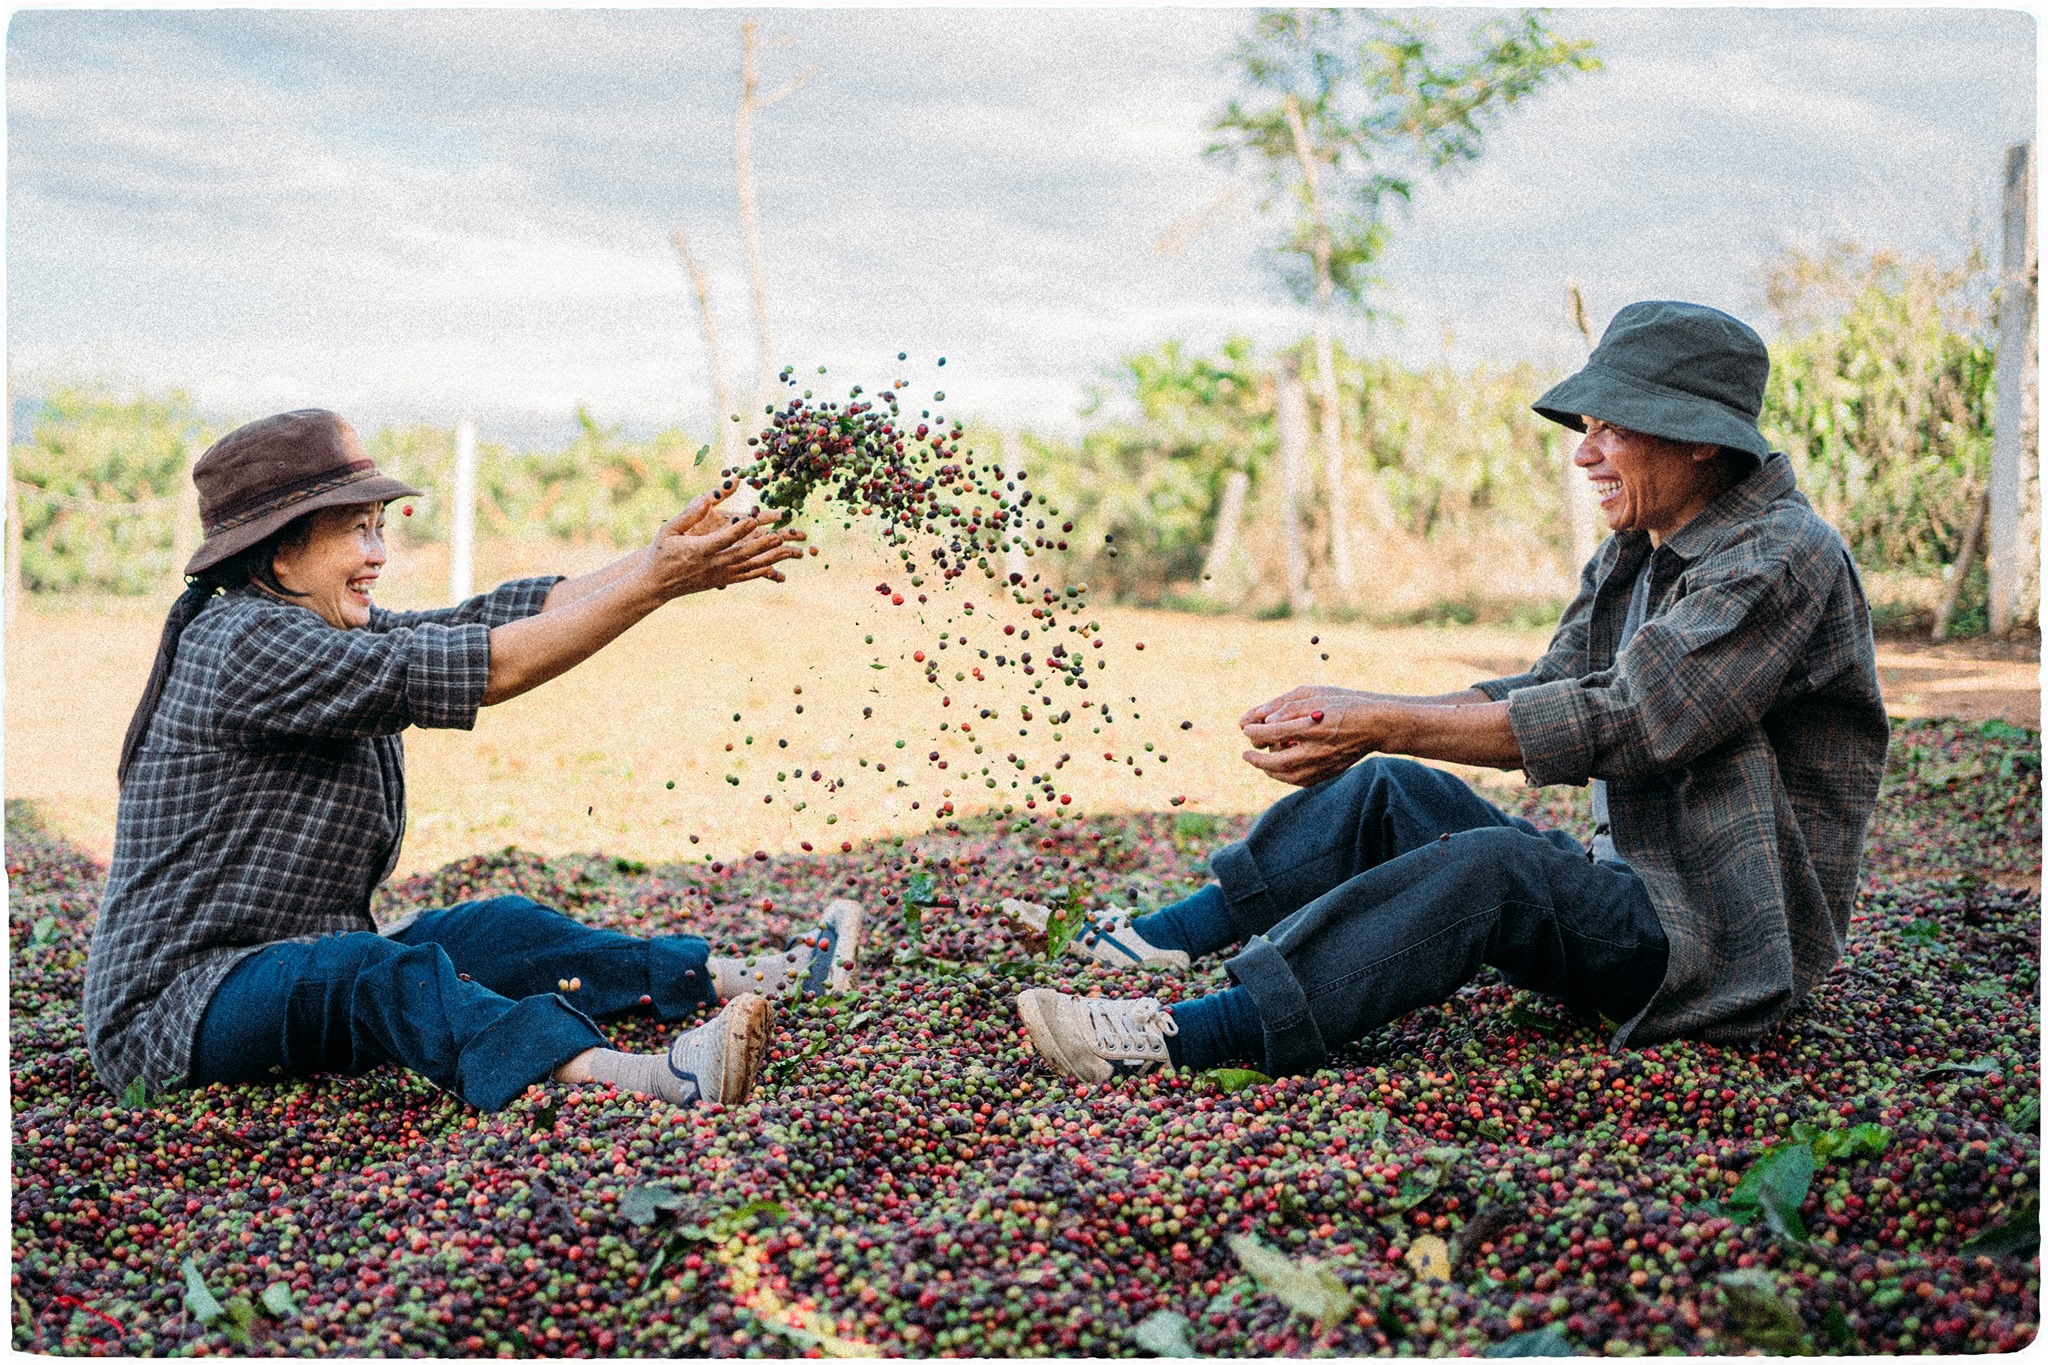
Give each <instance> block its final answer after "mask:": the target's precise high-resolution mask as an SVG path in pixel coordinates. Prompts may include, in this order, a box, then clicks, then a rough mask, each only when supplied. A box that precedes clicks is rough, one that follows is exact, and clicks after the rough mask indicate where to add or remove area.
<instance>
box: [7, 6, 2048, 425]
mask: <svg viewBox="0 0 2048 1365" xmlns="http://www.w3.org/2000/svg"><path fill="white" fill-rule="evenodd" d="M1245 13H1246V12H1245V11H1242V10H1230V9H1217V10H1153V9H1130V10H1108V11H1105V10H989V11H971V10H803V11H795V10H791V11H767V12H763V13H761V15H760V16H759V17H760V20H761V26H762V32H763V33H764V35H768V36H774V35H787V36H788V37H789V38H790V39H791V40H792V41H791V42H790V43H789V44H788V45H787V46H784V47H778V48H773V49H771V50H768V51H766V52H764V55H763V68H764V74H763V79H764V83H765V84H768V85H771V86H772V85H777V84H780V83H782V82H784V81H787V80H789V79H790V78H792V77H794V76H795V75H797V74H798V73H799V72H801V71H803V70H804V69H805V68H807V67H809V66H811V65H814V64H815V65H817V66H818V67H819V68H820V69H819V72H818V74H817V75H816V77H815V78H814V79H812V80H811V81H810V82H809V83H808V84H806V85H804V86H803V87H802V89H800V90H799V91H797V92H796V93H795V94H793V95H792V96H791V97H790V98H789V99H788V100H786V101H785V102H783V103H782V104H779V105H777V106H776V107H774V108H772V109H770V110H767V111H766V112H764V113H763V114H762V115H761V117H760V119H759V120H758V124H757V144H756V159H757V164H758V167H759V179H760V195H761V201H762V205H763V224H762V228H763V236H764V242H765V247H766V251H767V256H768V260H769V265H770V270H771V275H772V279H773V289H772V305H771V311H772V319H773V323H774V329H775V334H776V340H777V352H778V356H779V357H781V358H784V359H786V360H787V361H788V362H790V363H797V364H799V365H802V366H805V367H810V368H814V367H815V365H816V364H818V363H824V364H826V365H828V366H829V367H830V369H831V371H832V378H833V379H834V380H835V381H837V380H839V379H840V378H841V377H842V376H843V377H844V378H845V379H846V381H847V382H852V381H853V379H854V378H855V377H857V376H858V375H859V374H864V373H866V372H867V371H868V370H869V369H870V368H872V367H874V366H877V365H879V366H882V367H884V368H886V367H887V365H888V364H889V363H890V362H889V358H890V357H893V355H894V354H895V352H896V351H897V350H899V349H906V348H907V349H909V350H911V351H913V352H915V353H917V354H918V355H923V356H930V355H933V354H936V353H939V352H941V351H943V352H946V353H948V354H950V355H951V356H952V357H953V358H954V365H955V366H957V367H958V368H957V369H949V376H957V377H956V378H952V379H951V380H950V382H951V385H952V388H951V391H952V392H953V394H954V406H955V407H956V408H961V409H962V411H963V415H964V413H965V411H967V410H970V409H971V410H974V411H978V412H981V413H983V414H985V415H988V416H991V417H994V418H997V419H999V420H1003V421H1008V422H1016V423H1024V424H1028V425H1034V426H1040V427H1052V428H1066V429H1071V427H1072V425H1073V424H1074V422H1075V420H1076V418H1075V412H1076V410H1077V408H1078V405H1079V403H1080V401H1081V399H1082V396H1083V394H1084V393H1085V392H1086V390H1087V388H1088V386H1089V385H1090V384H1091V383H1093V382H1095V381H1096V380H1097V379H1098V377H1099V376H1100V375H1101V374H1102V373H1103V372H1104V370H1105V368H1106V367H1109V366H1111V365H1113V364H1114V363H1115V361H1116V359H1117V357H1118V356H1120V355H1123V354H1126V353H1128V352H1131V351H1134V350H1137V349H1140V348H1144V347H1147V346H1150V345H1153V344H1155V343H1156V342H1158V341H1159V340H1162V339H1164V338H1165V337H1167V336H1177V337H1182V338H1185V339H1187V340H1189V341H1190V342H1191V344H1202V345H1211V344H1214V342H1215V341H1216V340H1218V339H1220V338H1221V337H1223V336H1225V335H1228V334H1230V333H1242V334H1246V335H1250V336H1252V337H1254V338H1255V339H1256V340H1258V341H1259V342H1260V343H1261V344H1262V345H1276V344H1280V343H1282V342H1284V341H1286V340H1289V339H1291V338H1293V337H1295V336H1298V335H1299V334H1300V333H1301V331H1302V330H1303V329H1304V328H1305V327H1306V315H1305V314H1304V313H1302V312H1301V311H1300V310H1299V309H1297V308H1295V307H1294V306H1293V305H1291V304H1289V303H1288V302H1287V301H1286V300H1285V298H1284V297H1283V296H1282V294H1281V293H1280V292H1279V290H1278V288H1277V285H1276V282H1275V278H1274V276H1273V273H1272V272H1271V270H1270V269H1269V268H1268V265H1267V262H1266V261H1265V259H1264V257H1263V255H1262V248H1263V247H1264V245H1265V244H1266V243H1267V242H1268V241H1270V240H1271V237H1272V234H1273V232H1274V230H1275V226H1276V224H1275V223H1274V221H1273V220H1271V219H1268V218H1265V217H1262V216H1261V214H1260V213H1259V212H1258V210H1257V208H1256V204H1257V195H1256V194H1251V193H1246V194H1241V195H1240V196H1239V197H1238V199H1237V200H1236V201H1235V202H1234V203H1233V204H1231V205H1229V206H1228V207H1226V208H1225V209H1223V210H1222V211H1220V212H1218V213H1217V214H1215V215H1214V217H1213V220H1212V221H1211V222H1210V223H1209V224H1208V225H1207V226H1206V227H1204V228H1203V229H1202V230H1201V231H1200V232H1198V233H1196V234H1194V235H1193V236H1192V237H1191V238H1190V239H1189V240H1188V241H1187V243H1186V245H1185V248H1184V249H1183V250H1182V251H1181V252H1180V253H1179V254H1177V255H1160V254H1157V253H1155V252H1153V251H1152V249H1151V248H1152V244H1153V243H1154V242H1155V241H1156V240H1157V239H1158V238H1159V236H1160V235H1161V234H1162V233H1163V232H1164V231H1165V230H1166V229H1167V227H1168V226H1169V225H1170V224H1172V223H1174V222H1176V220H1180V219H1183V218H1184V217H1186V216H1187V215H1190V214H1195V213H1197V212H1199V211H1200V210H1201V209H1202V208H1203V206H1204V205H1207V204H1209V203H1211V201H1212V200H1213V199H1214V197H1215V196H1216V194H1217V193H1218V191H1219V190H1220V189H1222V188H1223V187H1224V186H1226V185H1228V184H1229V183H1231V181H1232V173H1231V172H1230V171H1229V170H1228V169H1227V168H1225V167H1222V166H1219V165H1217V164H1215V163H1213V162H1210V161H1207V160H1205V159H1204V158H1203V156H1202V149H1203V147H1204V145H1205V144H1206V141H1207V137H1206V134H1205V132H1204V127H1205V123H1206V120H1207V118H1208V117H1210V116H1211V115H1212V114H1213V113H1214V111H1215V110H1216V108H1217V107H1218V106H1219V105H1220V102H1221V101H1222V99H1223V98H1224V97H1225V96H1226V95H1227V93H1228V92H1229V90H1230V82H1229V76H1228V72H1227V70H1226V65H1225V58H1226V56H1227V53H1228V51H1229V48H1230V45H1231V43H1232V41H1233V40H1234V38H1235V36H1236V34H1237V31H1238V29H1239V27H1240V26H1241V25H1242V23H1243V22H1244V19H1245ZM1469 13H1471V12H1468V11H1454V12H1447V16H1446V17H1442V18H1441V22H1442V24H1443V25H1444V26H1445V27H1447V28H1448V27H1449V26H1450V25H1452V24H1453V23H1457V22H1463V20H1464V16H1465V15H1467V14H1469ZM1451 14H1455V15H1456V16H1457V17H1456V18H1455V19H1453V18H1451V17H1448V15H1451ZM741 17H742V16H741V15H740V14H738V13H737V12H733V11H726V10H678V9H647V10H529V11H505V10H392V11H363V12H346V13H344V12H325V11H317V10H295V11H250V10H242V11H234V10H227V11H186V12H164V11H24V12H21V13H18V14H16V15H15V16H14V18H13V21H12V24H11V26H10V29H9V40H8V114H9V123H10V148H9V155H10V165H9V188H8V212H9V218H8V253H9V257H8V265H9V277H8V310H9V323H10V327H9V346H10V361H11V363H12V364H13V365H14V366H15V369H16V372H17V374H18V375H38V374H40V375H44V376H50V377H61V376H65V375H68V374H77V373H81V372H83V373H97V374H101V375H107V376H115V377H119V378H121V379H124V380H131V381H132V382H136V383H139V384H145V385H151V386H157V387H168V386H170V385H174V384H175V385H182V386H184V387H186V388H188V389H190V390H191V391H193V392H194V393H195V394H196V395H198V397H199V398H200V400H201V401H202V402H204V403H206V404H208V405H209V406H210V407H212V408H214V409H215V410H217V411H219V412H220V413H221V414H222V415H226V416H250V415H254V414H255V413H257V412H260V411H264V410H267V409H269V408H272V407H274V406H276V405H278V404H279V403H283V402H287V401H290V402H301V401H320V402H325V403H329V404H332V405H352V406H351V410H352V411H355V412H357V413H358V414H359V415H361V416H363V417H364V418H365V420H370V421H381V420H412V419H426V420H432V421H437V422H447V421H451V420H452V419H453V416H454V415H456V414H457V413H459V412H464V411H467V412H471V413H473V414H475V415H477V416H479V417H480V418H481V419H483V420H485V421H486V422H487V423H489V422H494V423H497V424H498V426H499V428H500V429H517V430H522V431H531V432H538V433H542V434H543V435H544V436H546V435H547V434H548V433H551V432H554V431H558V430H559V428H560V426H561V424H562V423H563V422H564V421H566V419H567V415H568V412H569V410H570V408H571V407H573V405H574V404H576V403H578V402H587V403H589V404H591V405H592V406H593V407H594V408H595V409H596V410H597V411H598V412H599V415H600V416H601V417H602V418H604V419H605V420H607V421H624V422H626V423H628V424H629V426H634V427H638V428H646V427H651V426H656V425H663V424H667V423H670V422H675V421H678V420H684V421H687V422H689V423H690V424H692V425H693V426H694V427H695V428H696V429H698V430H703V429H705V428H706V427H707V426H708V425H709V424H710V422H711V420H712V418H713V414H712V412H711V406H712V399H711V384H710V382H709V378H708V375H707V374H706V372H705V361H704V354H703V347H702V342H701V340H700V335H699V331H698V327H697V321H696V315H695V302H694V300H693V298H692V297H691V295H690V293H689V291H688V289H687V286H686V283H685V281H684V279H683V276H682V272H681V270H680V269H679V267H678V265H677V262H676V260H675V258H674V254H673V251H672V249H671V247H670V245H669V241H668V231H669V228H670V227H671V226H672V225H676V224H681V225H683V226H684V227H686V229H687V230H688V232H689V235H690V239H691V242H692V245H693V249H694V250H695V251H696V253H697V254H698V256H699V257H700V259H701V260H702V261H703V263H704V264H705V266H706V268H707V270H708V271H709V272H710V274H711V277H712V284H711V288H712V292H713V307H714V316H715V319H716V322H717V324H718V326H719V328H720V331H721V336H722V340H723V344H724V350H725V352H726V354H727V358H728V362H729V363H730V364H731V365H732V366H733V368H734V370H735V373H734V374H733V375H732V379H733V382H734V383H735V385H736V386H739V387H741V388H742V389H744V387H745V385H746V384H747V382H748V381H749V379H750V378H751V371H752V355H753V351H754V345H753V337H752V329H751V325H750V317H749V308H748V304H747V297H748V291H747V283H746V277H745V274H744V265H743V259H744V258H743V252H742V246H741V242H740V240H739V235H738V231H737V227H736V224H735V221H734V213H735V202H736V198H735V191H734V187H733V176H732V163H731V155H732V102H733V99H734V96H735V93H736V90H737V82H738V67H739V42H738V23H739V19H740V18H741ZM1475 17H1476V16H1475ZM1553 20H1554V22H1555V23H1556V24H1557V25H1558V26H1559V27H1560V28H1561V29H1564V30H1566V31H1569V32H1571V33H1573V34H1583V35H1585V36H1590V37H1593V38H1595V39H1596V40H1597V42H1598V44H1599V50H1600V52H1601V53H1602V55H1603V57H1604V59H1605V61H1606V69H1605V70H1604V71H1603V72H1600V73H1598V74H1595V75H1586V76H1579V77H1575V78H1573V79H1572V80H1571V81H1569V82H1567V83H1566V84H1564V85H1562V86H1560V87H1558V88H1555V89H1551V90H1546V91H1544V92H1541V93H1539V94H1538V95H1537V96H1536V97H1534V98H1532V99H1531V100H1529V101H1527V102H1526V103H1525V104H1524V105H1523V106H1522V107H1520V108H1518V109H1516V110H1515V111H1513V112H1512V114H1511V116H1510V117H1508V118H1507V119H1505V120H1504V121H1503V122H1502V123H1501V125H1500V126H1499V127H1498V128H1497V129H1495V130H1494V131H1493V132H1492V133H1491V134H1490V135H1489V140H1488V146H1487V151H1486V154H1485V156H1484V158H1483V159H1482V160H1481V161H1480V162H1479V163H1478V164H1477V165H1475V166H1473V167H1471V168H1469V169H1467V170H1466V171H1464V172H1463V173H1461V174H1458V175H1455V176H1453V177H1450V178H1448V179H1446V180H1444V181H1442V182H1441V183H1437V182H1430V183H1426V184H1425V185H1423V186H1422V188H1421V189H1420V190H1419V192H1418V195H1417V202H1416V205H1415V208H1414V211H1413V212H1412V213H1411V214H1409V215H1407V216H1405V217H1404V218H1402V219H1400V220H1399V221H1398V222H1397V223H1396V224H1395V233H1394V244H1393V247H1392V249H1391V250H1390V251H1389V253H1388V255H1387V257H1386V259H1385V260H1384V261H1383V262H1382V269H1381V273H1382V275H1383V277H1384V279H1385V281H1386V286H1385V288H1384V290H1383V291H1381V293H1380V294H1379V295H1377V296H1376V303H1378V304H1379V305H1380V306H1382V307H1383V308H1385V309H1387V310H1388V311H1389V312H1391V313H1393V314H1396V315H1398V321H1393V320H1390V321H1386V322H1382V323H1379V324H1367V323H1366V322H1364V321H1362V320H1358V319H1346V320H1345V321H1344V322H1343V324H1342V331H1343V333H1344V335H1345V337H1346V339H1347V342H1348V344H1352V345H1354V346H1359V347H1368V348H1377V349H1384V350H1391V351H1393V352H1394V353H1396V354H1398V355H1402V356H1404V357H1406V358H1409V359H1415V360H1421V359H1430V358H1434V357H1435V356H1437V355H1439V354H1441V353H1443V352H1444V350H1445V348H1446V345H1447V342H1446V338H1447V337H1448V338H1449V342H1448V346H1449V350H1450V353H1451V354H1452V355H1453V356H1454V357H1455V358H1457V359H1459V360H1461V361H1473V360H1481V359H1484V360H1488V361H1494V362H1505V361H1507V360H1512V359H1515V358H1532V359H1536V360H1538V361H1539V362H1542V363H1546V364H1559V365H1561V364H1565V363H1569V362H1570V360H1571V359H1572V356H1573V354H1574V348H1575V347H1576V346H1577V345H1578V343H1577V339H1576V336H1575V334H1573V333H1572V332H1571V331H1570V330H1569V327H1568V325H1567V324H1565V323H1564V321H1563V315H1562V306H1561V300H1562V296H1563V285H1564V281H1565V279H1566V278H1567V277H1572V278H1576V279H1578V280H1579V281H1580V282H1581V283H1582V284H1583V285H1584V287H1585V289H1586V291H1587V294H1588V296H1589V298H1590V299H1592V300H1593V301H1594V303H1595V306H1596V311H1598V312H1600V313H1601V314H1602V316H1603V317H1604V315H1605V314H1606V313H1609V312H1611V311H1612V310H1613V309H1614V308H1615V307H1618V306H1619V305H1620V304H1621V303H1623V302H1626V301H1627V300H1628V299H1630V298H1634V297H1645V296H1650V295H1655V294H1666V295H1670V294H1676V295H1679V296H1682V297H1692V298H1697V299H1700V300H1701V301H1703V302H1710V303H1719V304H1721V305H1722V306H1726V307H1731V308H1733V309H1735V310H1736V311H1743V310H1750V311H1752V312H1754V310H1755V305H1756V302H1757V299H1756V290H1755V281H1756V277H1757V273H1758V271H1759V270H1760V269H1761V267H1762V265H1763V264H1764V262H1766V261H1767V260H1768V259H1769V258H1770V257H1771V256H1772V255H1774V254H1775V253H1776V252H1778V251H1779V250H1782V249H1783V247H1784V246H1785V245H1787V244H1788V243H1792V242H1803V243H1816V242H1819V241H1824V240H1826V239H1827V238H1829V237H1837V236H1844V235H1856V236H1860V237H1862V238H1863V239H1864V240H1866V241H1871V242H1882V243H1884V244H1888V245H1898V246H1903V247H1906V248H1908V249H1913V250H1927V251H1942V252H1948V253H1950V254H1953V253H1954V252H1955V251H1957V250H1958V249H1959V242H1960V239H1961V238H1962V237H1964V236H1966V235H1967V233H1968V232H1969V231H1970V230H1971V224H1972V216H1973V214H1974V215H1975V220H1976V222H1977V223H1978V224H1979V225H1981V224H1982V223H1983V222H1986V221H1989V219H1988V217H1987V213H1988V207H1987V206H1988V205H1989V204H1990V203H1991V196H1992V194H1993V191H1994V188H1995V178H1996V175H1997V173H1998V169H1999V167H2000V165H2001V164H2002V157H2003V150H2004V146H2005V144H2006V143H2007V142H2008V141H2011V140H2013V139H2015V138H2017V137H2020V136H2025V135H2027V134H2028V133H2030V132H2031V129H2032V126H2033V119H2034V108H2033V90H2034V79H2035V78H2034V70H2033V58H2032V48H2033V42H2032V38H2033V30H2032V23H2031V20H2030V19H2028V18H2027V17H2026V16H2023V15H2013V14H2006V13H2000V12H1996V11H1968V10H1945V11H1896V10H1894V11H1884V12H1871V11H1857V10H1839V9H1836V10H1764V9H1697V10H1566V11H1558V12H1554V13H1553ZM963 405H964V406H963ZM548 438H549V439H552V437H551V436H549V437H548Z"/></svg>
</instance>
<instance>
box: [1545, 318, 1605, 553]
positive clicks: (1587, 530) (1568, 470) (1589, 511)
mask: <svg viewBox="0 0 2048 1365" xmlns="http://www.w3.org/2000/svg"><path fill="white" fill-rule="evenodd" d="M1564 289H1565V304H1566V308H1567V310H1568V311H1569V312H1570V313H1571V318H1572V325H1573V326H1574V327H1576V328H1577V329H1578V333H1579V336H1580V337H1582V338H1583V339H1584V340H1585V343H1586V349H1587V350H1588V351H1591V350H1592V349H1593V327H1592V324H1591V323H1589V322H1588V321H1587V320H1586V296H1585V295H1584V294H1582V293H1580V292H1579V283H1578V281H1577V280H1566V281H1565V282H1564ZM1552 430H1553V431H1555V430H1556V429H1555V428H1552ZM1566 443H1567V444H1569V443H1570V441H1569V438H1566ZM1559 478H1560V482H1559V485H1558V488H1559V492H1560V493H1561V494H1562V497H1563V502H1564V517H1565V529H1566V531H1567V533H1568V534H1569V535H1570V536H1571V547H1572V563H1571V570H1572V582H1573V583H1574V584H1576V583H1577V582H1578V577H1579V570H1580V569H1582V568H1584V567H1585V565H1586V561H1587V560H1589V559H1591V558H1592V557H1593V554H1594V552H1595V551H1596V550H1598V549H1599V548H1600V505H1599V503H1597V502H1595V501H1594V499H1593V485H1592V484H1590V483H1588V482H1587V481H1586V477H1585V475H1583V474H1581V473H1579V469H1578V466H1577V465H1575V464H1573V463H1572V456H1571V452H1570V451H1566V452H1565V456H1564V463H1563V466H1562V472H1561V474H1560V476H1559Z"/></svg>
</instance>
